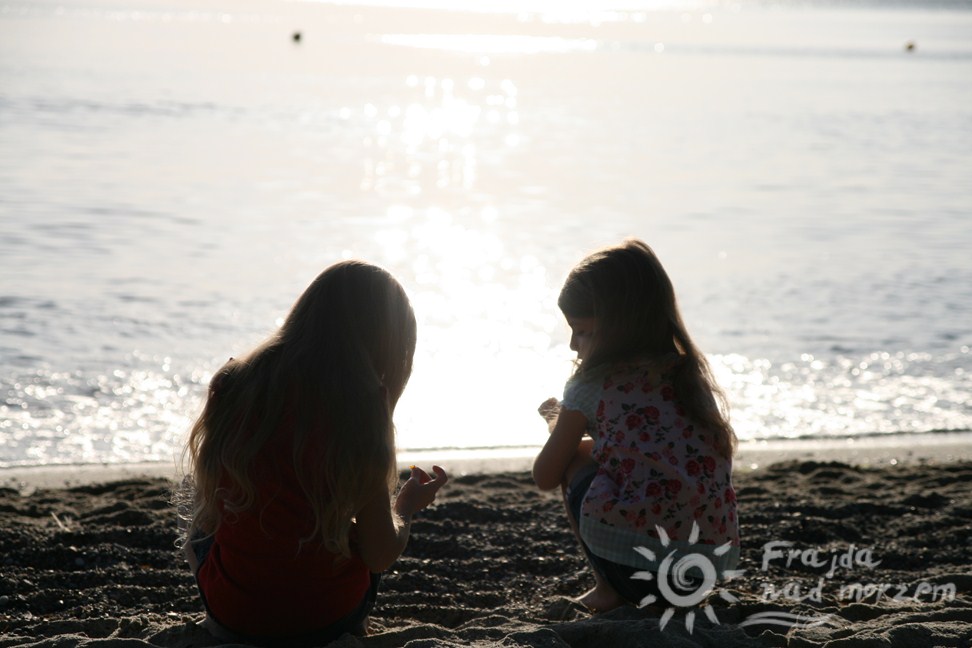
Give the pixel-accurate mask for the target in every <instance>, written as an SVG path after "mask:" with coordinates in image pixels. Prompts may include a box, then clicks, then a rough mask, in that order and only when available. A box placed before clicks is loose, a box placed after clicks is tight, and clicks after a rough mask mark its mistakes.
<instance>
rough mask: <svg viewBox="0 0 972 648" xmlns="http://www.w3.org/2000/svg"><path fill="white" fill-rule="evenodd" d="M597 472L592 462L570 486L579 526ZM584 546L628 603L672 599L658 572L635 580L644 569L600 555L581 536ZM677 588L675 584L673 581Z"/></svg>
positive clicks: (595, 565)
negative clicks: (661, 586) (663, 590)
mask: <svg viewBox="0 0 972 648" xmlns="http://www.w3.org/2000/svg"><path fill="white" fill-rule="evenodd" d="M595 475H597V465H596V464H593V463H592V464H590V465H589V466H588V467H587V468H583V469H581V470H580V471H578V473H577V474H576V475H574V479H573V480H572V481H571V482H570V485H569V486H567V493H566V498H567V509H568V511H569V513H570V515H571V516H573V518H574V522H575V523H577V526H578V528H579V521H580V514H581V506H582V505H583V504H584V498H585V497H586V496H587V491H588V489H589V488H590V487H591V482H592V481H594V477H595ZM580 543H581V547H582V548H583V549H584V554H585V555H586V556H587V560H588V562H589V563H590V564H591V567H592V568H593V569H594V570H595V571H597V572H598V573H599V574H600V575H601V577H602V578H604V580H606V581H607V582H608V583H610V585H611V587H613V588H614V590H615V591H616V592H617V593H618V594H620V595H621V598H623V599H624V600H626V601H627V602H628V603H631V604H633V605H639V604H640V603H641V601H642V600H644V599H645V597H647V596H654V597H655V600H654V604H656V605H666V604H669V605H671V604H670V603H668V601H667V600H666V598H665V595H664V594H662V593H661V590H659V589H658V578H657V574H656V575H655V578H653V579H652V580H649V581H646V580H640V579H632V578H631V577H632V575H634V573H635V572H638V571H643V570H641V569H639V568H637V567H631V566H629V565H622V564H620V563H616V562H613V561H611V560H608V559H606V558H602V557H601V556H598V555H597V554H595V553H594V552H593V551H591V548H590V547H588V546H587V543H586V542H584V540H583V539H580ZM700 584H701V581H700V582H699V583H692V586H690V588H689V590H688V591H690V592H691V591H694V590H695V589H698V585H700ZM671 585H672V587H673V589H680V588H676V586H675V584H671Z"/></svg>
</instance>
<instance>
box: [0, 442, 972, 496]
mask: <svg viewBox="0 0 972 648" xmlns="http://www.w3.org/2000/svg"><path fill="white" fill-rule="evenodd" d="M539 449H540V448H539V447H537V448H492V449H477V450H459V449H457V450H424V451H410V450H402V451H400V452H399V453H398V467H399V470H406V469H407V468H408V466H410V465H412V464H419V465H427V464H432V463H438V464H441V465H443V467H445V468H446V470H447V471H448V472H449V473H450V475H453V476H461V475H474V474H497V473H507V472H528V471H529V470H530V468H531V467H532V465H533V459H534V457H535V456H536V453H537V452H538V451H539ZM968 459H972V432H941V433H923V434H900V435H899V434H895V435H888V436H887V437H882V436H869V437H864V438H859V439H858V438H844V439H833V440H829V439H814V440H799V439H794V440H788V441H746V442H740V444H739V449H738V451H737V453H736V456H735V458H734V472H736V473H742V472H751V471H754V470H759V469H762V468H765V467H767V466H770V465H772V464H776V463H780V462H783V461H818V462H840V463H845V464H849V465H855V466H864V467H868V466H872V467H873V466H890V467H894V466H898V465H908V464H915V463H924V462H934V463H942V462H946V463H947V462H953V461H961V460H968ZM142 477H149V478H158V477H161V478H165V479H169V480H172V481H178V480H180V479H181V478H182V473H181V472H180V469H179V467H178V466H177V464H176V463H175V462H146V463H124V464H58V465H52V466H11V467H5V468H0V488H4V487H5V488H12V489H14V490H18V491H20V492H31V491H34V490H37V489H43V488H64V487H73V486H82V485H87V484H92V483H96V482H112V481H119V480H128V479H137V478H142Z"/></svg>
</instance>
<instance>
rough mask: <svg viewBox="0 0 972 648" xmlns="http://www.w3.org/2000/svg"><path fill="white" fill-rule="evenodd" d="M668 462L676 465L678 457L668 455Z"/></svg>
mask: <svg viewBox="0 0 972 648" xmlns="http://www.w3.org/2000/svg"><path fill="white" fill-rule="evenodd" d="M668 463H670V464H672V465H673V466H677V465H678V457H676V456H675V455H672V456H670V457H669V458H668Z"/></svg>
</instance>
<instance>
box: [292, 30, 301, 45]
mask: <svg viewBox="0 0 972 648" xmlns="http://www.w3.org/2000/svg"><path fill="white" fill-rule="evenodd" d="M291 38H293V40H294V42H295V43H299V42H300V32H294V35H293V36H291Z"/></svg>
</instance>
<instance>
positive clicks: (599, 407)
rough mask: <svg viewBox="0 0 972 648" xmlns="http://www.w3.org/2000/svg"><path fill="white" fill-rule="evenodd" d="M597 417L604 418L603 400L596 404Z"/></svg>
mask: <svg viewBox="0 0 972 648" xmlns="http://www.w3.org/2000/svg"><path fill="white" fill-rule="evenodd" d="M596 416H597V418H599V419H601V418H604V401H599V402H598V404H597V414H596Z"/></svg>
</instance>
